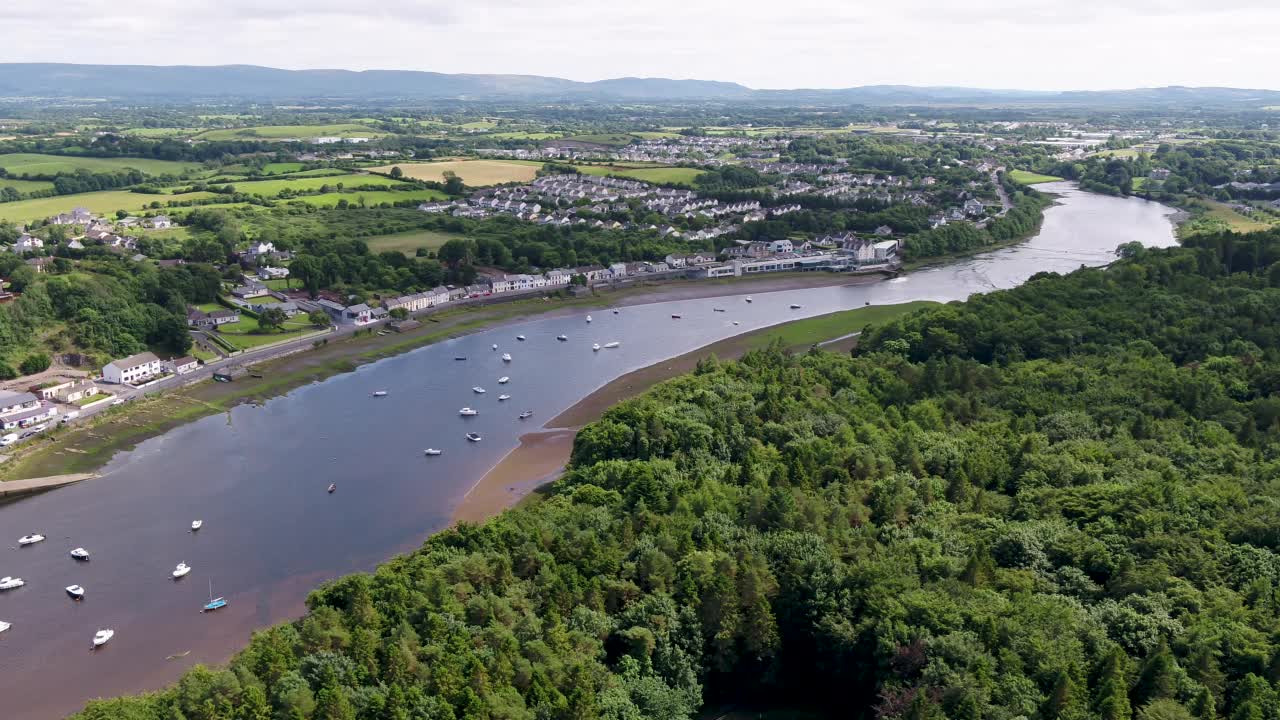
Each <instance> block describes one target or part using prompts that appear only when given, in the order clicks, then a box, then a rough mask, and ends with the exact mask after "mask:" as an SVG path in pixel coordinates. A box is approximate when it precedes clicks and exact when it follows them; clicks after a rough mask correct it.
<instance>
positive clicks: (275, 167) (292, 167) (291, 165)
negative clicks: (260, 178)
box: [262, 162, 306, 175]
mask: <svg viewBox="0 0 1280 720" xmlns="http://www.w3.org/2000/svg"><path fill="white" fill-rule="evenodd" d="M304 167H306V165H303V164H302V163H300V162H277V163H267V164H266V165H263V166H262V174H263V175H284V174H286V173H296V172H299V171H301V170H302V169H303V168H304Z"/></svg>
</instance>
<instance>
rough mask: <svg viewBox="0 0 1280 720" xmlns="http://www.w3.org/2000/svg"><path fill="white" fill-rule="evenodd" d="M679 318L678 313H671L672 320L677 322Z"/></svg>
mask: <svg viewBox="0 0 1280 720" xmlns="http://www.w3.org/2000/svg"><path fill="white" fill-rule="evenodd" d="M681 317H682V316H681V315H680V313H671V319H672V320H679V319H680V318H681Z"/></svg>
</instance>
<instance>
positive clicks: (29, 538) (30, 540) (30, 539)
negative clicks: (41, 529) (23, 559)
mask: <svg viewBox="0 0 1280 720" xmlns="http://www.w3.org/2000/svg"><path fill="white" fill-rule="evenodd" d="M38 542H44V536H43V535H41V534H40V533H31V534H30V535H23V536H22V537H20V538H18V544H19V545H21V546H24V547H25V546H27V545H35V544H36V543H38Z"/></svg>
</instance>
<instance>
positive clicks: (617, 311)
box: [613, 310, 622, 315]
mask: <svg viewBox="0 0 1280 720" xmlns="http://www.w3.org/2000/svg"><path fill="white" fill-rule="evenodd" d="M620 312H622V311H621V310H614V311H613V314H614V315H617V314H618V313H620Z"/></svg>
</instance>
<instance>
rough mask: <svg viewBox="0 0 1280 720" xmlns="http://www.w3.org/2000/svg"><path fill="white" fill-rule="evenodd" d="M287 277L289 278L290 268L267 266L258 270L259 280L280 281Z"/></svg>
mask: <svg viewBox="0 0 1280 720" xmlns="http://www.w3.org/2000/svg"><path fill="white" fill-rule="evenodd" d="M287 277H289V268H285V267H267V266H263V267H260V268H258V279H259V280H279V279H281V278H287Z"/></svg>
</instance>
